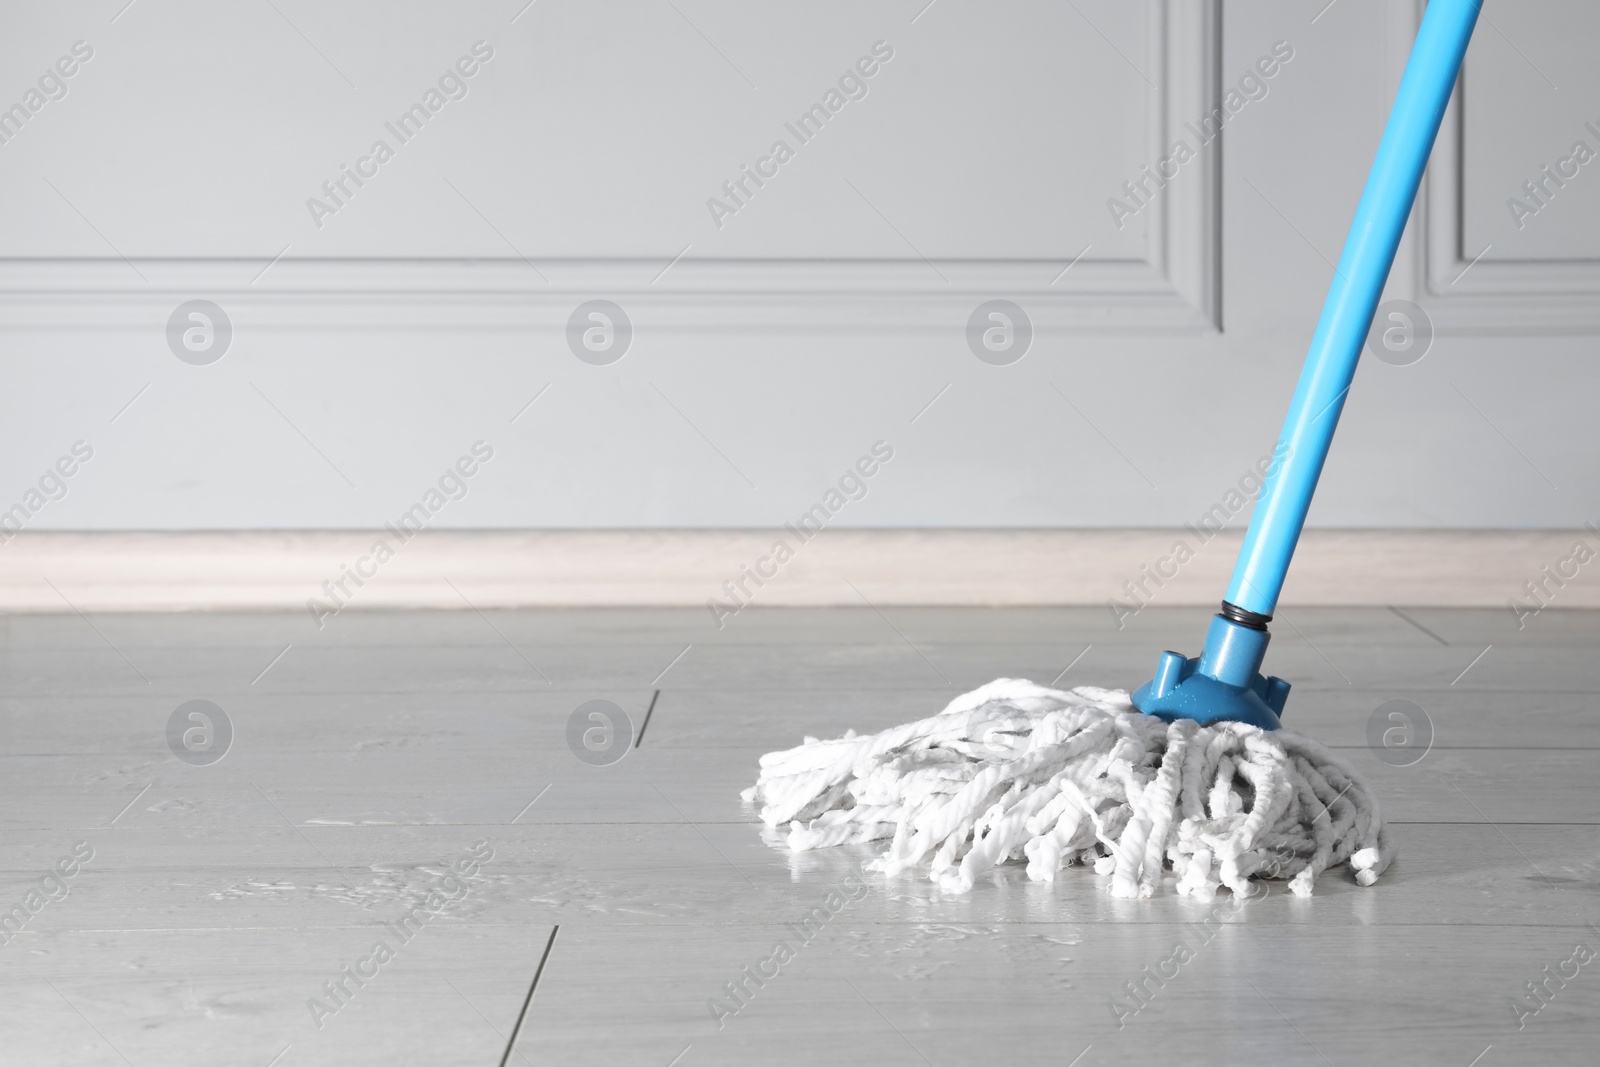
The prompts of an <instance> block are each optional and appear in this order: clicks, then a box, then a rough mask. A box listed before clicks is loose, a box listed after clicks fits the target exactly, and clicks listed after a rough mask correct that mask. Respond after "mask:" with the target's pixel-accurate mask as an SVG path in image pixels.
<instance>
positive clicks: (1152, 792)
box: [743, 0, 1480, 899]
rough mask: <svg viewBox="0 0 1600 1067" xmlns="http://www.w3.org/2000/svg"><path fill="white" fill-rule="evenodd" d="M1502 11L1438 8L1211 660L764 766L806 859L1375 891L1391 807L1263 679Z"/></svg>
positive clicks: (1215, 625)
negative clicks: (1386, 310) (1338, 885)
mask: <svg viewBox="0 0 1600 1067" xmlns="http://www.w3.org/2000/svg"><path fill="white" fill-rule="evenodd" d="M1479 7H1480V0H1431V2H1430V3H1429V4H1428V6H1427V10H1426V13H1425V14H1424V16H1423V19H1422V23H1421V26H1420V27H1419V28H1418V31H1417V38H1416V41H1415V42H1414V44H1413V46H1412V50H1411V56H1410V58H1409V60H1408V61H1407V63H1406V70H1405V74H1404V76H1403V78H1402V79H1401V82H1400V87H1399V90H1398V92H1397V94H1396V96H1395V101H1394V106H1393V108H1392V109H1391V111H1390V114H1389V121H1388V124H1387V126H1386V127H1385V129H1384V134H1383V139H1382V141H1381V142H1380V143H1379V146H1378V151H1377V155H1376V156H1375V157H1374V159H1373V163H1372V169H1371V172H1370V173H1369V174H1368V177H1367V183H1366V187H1365V189H1364V190H1363V192H1362V194H1361V200H1360V202H1359V204H1358V205H1357V208H1356V213H1355V218H1354V220H1353V221H1352V223H1351V226H1350V234H1349V236H1348V238H1347V239H1346V242H1345V246H1344V251H1343V253H1342V254H1341V256H1340V259H1339V266H1338V267H1337V268H1336V269H1335V271H1334V278H1333V281H1332V282H1331V283H1330V285H1329V290H1328V297H1327V301H1326V303H1325V304H1324V306H1323V310H1322V317H1321V319H1320V320H1319V322H1318V323H1317V328H1316V332H1315V334H1314V335H1313V336H1312V339H1311V346H1310V349H1309V351H1308V353H1307V356H1306V361H1305V366H1304V368H1303V370H1302V371H1301V375H1300V381H1299V384H1298V385H1297V386H1296V388H1295V392H1294V397H1293V399H1292V400H1291V401H1290V405H1289V413H1288V416H1287V417H1286V418H1285V420H1284V425H1283V430H1282V433H1281V434H1280V436H1279V446H1278V449H1277V452H1278V453H1279V454H1281V455H1282V457H1283V458H1282V462H1280V463H1279V464H1278V465H1277V468H1276V470H1269V472H1268V474H1267V476H1266V478H1265V479H1264V483H1263V485H1262V488H1261V495H1260V497H1259V498H1258V499H1257V501H1256V506H1255V509H1254V511H1253V512H1252V514H1251V518H1250V525H1249V528H1248V530H1247V531H1246V533H1245V538H1244V544H1243V546H1242V547H1241V548H1240V551H1239V558H1238V562H1237V563H1236V565H1235V568H1234V572H1233V578H1232V581H1231V583H1230V585H1229V587H1228V592H1227V595H1226V597H1225V599H1224V600H1223V602H1222V607H1221V610H1220V611H1219V612H1218V613H1217V614H1216V615H1215V616H1213V618H1212V620H1211V625H1210V628H1209V629H1208V630H1207V632H1206V639H1205V645H1204V648H1203V650H1202V651H1201V653H1200V655H1199V656H1197V657H1195V658H1192V659H1191V658H1186V657H1185V656H1183V655H1182V654H1181V653H1178V652H1171V651H1168V652H1163V653H1161V656H1160V658H1159V660H1158V662H1157V666H1156V672H1155V677H1153V678H1152V679H1151V680H1150V681H1149V682H1146V683H1145V684H1144V685H1142V686H1140V687H1139V688H1138V689H1136V690H1134V692H1133V693H1132V694H1131V695H1129V694H1128V693H1126V692H1123V691H1121V690H1111V689H1096V688H1092V687H1087V686H1085V687H1080V688H1076V689H1072V690H1069V691H1063V690H1057V689H1050V688H1047V687H1045V686H1039V685H1035V684H1033V683H1032V682H1028V681H1023V680H1018V679H1011V678H1002V679H999V680H998V681H995V682H991V683H990V684H988V685H986V686H983V687H982V688H980V689H976V690H974V691H972V692H970V693H967V694H965V695H963V696H960V697H957V698H956V699H955V700H953V701H951V702H950V704H949V705H948V706H947V707H946V708H945V709H944V710H943V711H942V712H940V713H939V714H937V715H934V716H932V717H931V718H926V719H922V720H920V721H918V722H913V723H907V724H905V725H903V726H897V727H894V728H893V729H889V730H885V731H883V732H882V733H878V734H870V735H864V736H857V735H856V734H855V733H854V732H853V731H852V732H850V733H847V734H845V736H844V737H842V738H837V739H834V740H819V739H817V738H811V737H808V738H806V739H805V743H804V744H802V745H800V746H799V747H797V748H791V749H788V750H786V751H782V752H772V753H769V754H767V755H765V756H763V757H762V758H761V769H760V775H759V777H758V780H757V782H756V785H755V786H754V787H753V788H751V789H747V790H745V792H744V793H743V797H744V799H745V800H746V801H749V802H754V803H759V804H760V805H761V818H762V820H763V821H764V822H765V823H766V825H767V827H768V828H769V830H771V831H778V830H779V828H780V827H783V826H785V825H787V827H788V833H787V844H788V847H789V848H791V849H794V850H797V851H802V850H806V849H814V848H823V847H827V846H831V845H843V844H855V843H863V842H878V841H885V840H887V841H888V842H889V845H888V850H887V851H886V852H884V853H883V854H882V855H880V856H879V857H878V858H877V859H876V860H875V861H874V862H873V863H872V864H871V865H870V866H871V868H872V869H874V870H877V871H882V872H883V873H885V874H886V875H894V874H898V873H900V872H902V871H906V870H908V869H912V868H916V867H920V866H921V865H922V864H923V863H926V864H927V865H928V871H929V877H930V878H931V879H932V880H933V881H934V882H935V883H936V884H937V885H938V886H939V887H940V888H941V889H942V890H944V891H947V892H950V893H965V892H968V891H969V890H971V888H972V887H973V885H974V883H975V881H976V879H977V878H978V877H979V876H980V875H982V874H983V873H985V872H986V871H989V870H991V869H993V868H995V867H996V866H998V865H1000V864H1003V863H1007V862H1013V861H1015V862H1021V861H1024V860H1025V861H1026V863H1027V874H1028V877H1029V878H1032V879H1036V880H1043V881H1050V880H1053V879H1054V878H1055V875H1056V872H1058V871H1060V870H1062V869H1064V868H1065V867H1066V866H1068V865H1070V864H1073V863H1082V864H1088V865H1092V866H1093V867H1094V869H1095V871H1096V872H1097V873H1099V874H1102V875H1108V876H1110V891H1111V893H1112V894H1113V895H1115V896H1119V897H1149V896H1152V895H1154V894H1155V893H1156V891H1157V890H1158V889H1159V888H1160V887H1161V886H1162V884H1163V882H1164V880H1165V878H1166V877H1167V874H1166V872H1167V871H1168V870H1169V869H1170V871H1171V872H1172V876H1173V878H1174V880H1175V884H1176V889H1177V891H1178V893H1180V894H1182V895H1186V896H1195V897H1199V898H1202V899H1211V898H1213V897H1215V896H1216V894H1217V893H1218V891H1219V890H1220V889H1221V888H1222V887H1226V888H1227V889H1228V890H1229V891H1230V892H1231V893H1233V894H1235V895H1236V896H1241V897H1242V896H1247V895H1250V894H1251V893H1252V887H1251V882H1252V881H1255V880H1261V879H1279V880H1286V881H1287V882H1288V886H1289V889H1290V891H1291V892H1293V893H1294V894H1296V895H1298V896H1308V895H1310V893H1311V891H1312V887H1313V884H1314V883H1315V881H1316V879H1317V878H1318V877H1319V876H1320V875H1321V874H1322V872H1323V871H1325V870H1327V869H1328V868H1330V867H1336V866H1338V865H1340V864H1344V865H1347V866H1348V868H1349V870H1350V871H1351V873H1352V874H1353V876H1354V879H1355V881H1356V882H1357V883H1358V884H1360V885H1372V884H1373V883H1374V882H1375V881H1377V879H1378V877H1379V876H1380V875H1381V874H1382V873H1383V872H1384V869H1385V868H1387V867H1388V866H1389V864H1390V863H1391V862H1392V860H1393V859H1394V854H1395V850H1394V845H1393V843H1392V842H1391V841H1390V839H1389V835H1388V834H1387V832H1386V830H1385V828H1384V825H1383V819H1382V815H1381V812H1380V810H1379V806H1378V800H1377V798H1376V797H1375V796H1374V795H1373V793H1372V790H1371V788H1370V787H1369V786H1368V785H1367V783H1366V782H1365V781H1363V780H1362V778H1361V776H1360V774H1358V773H1357V771H1356V770H1355V768H1354V767H1352V766H1351V765H1350V764H1349V763H1348V762H1347V761H1345V760H1344V759H1342V758H1341V757H1339V756H1338V755H1337V754H1335V753H1333V752H1331V751H1329V750H1328V749H1326V748H1324V747H1323V746H1322V745H1320V744H1318V743H1317V742H1316V741H1314V740H1312V739H1311V738H1308V737H1303V736H1300V735H1298V734H1295V733H1292V732H1291V731H1289V730H1285V729H1282V728H1280V716H1281V715H1282V714H1283V709H1284V704H1285V702H1286V700H1287V699H1288V696H1289V683H1288V682H1286V681H1284V680H1283V679H1282V678H1277V677H1270V676H1263V675H1262V674H1261V664H1262V662H1263V660H1264V658H1265V655H1266V649H1267V641H1268V632H1267V624H1268V623H1269V622H1271V621H1272V613H1273V611H1274V610H1275V609H1276V607H1277V603H1278V596H1279V593H1280V592H1281V590H1282V587H1283V581H1284V576H1285V575H1286V573H1287V572H1288V568H1289V561H1290V559H1291V557H1292V556H1293V555H1294V549H1295V545H1296V543H1297V542H1298V541H1299V538H1300V532H1301V530H1302V529H1303V527H1304V525H1305V518H1306V512H1307V510H1308V509H1309V508H1310V506H1311V497H1312V494H1313V493H1314V492H1315V490H1316V485H1317V480H1318V478H1319V477H1320V476H1321V473H1322V467H1323V464H1324V462H1325V461H1326V459H1327V455H1328V448H1329V446H1330V444H1331V443H1332V440H1333V431H1334V428H1335V426H1336V425H1337V423H1338V419H1339V415H1340V412H1341V411H1342V410H1343V406H1344V400H1345V396H1346V394H1347V393H1348V392H1349V389H1350V383H1351V381H1352V380H1353V379H1354V377H1355V370H1356V363H1357V360H1358V358H1359V356H1360V354H1361V348H1362V345H1363V344H1364V342H1365V340H1366V337H1367V333H1368V331H1369V330H1370V329H1371V326H1372V318H1373V314H1374V311H1375V309H1376V306H1377V303H1378V299H1379V296H1380V295H1381V294H1382V291H1383V287H1384V283H1385V281H1386V280H1387V278H1388V276H1389V268H1390V266H1391V265H1392V263H1393V261H1394V255H1395V250H1396V248H1397V246H1398V245H1399V242H1400V235H1401V233H1402V232H1403V230H1404V229H1405V223H1406V219H1407V217H1408V216H1409V215H1410V213H1411V208H1412V204H1413V202H1414V201H1415V199H1416V194H1417V187H1418V185H1419V183H1420V182H1421V180H1422V171H1423V168H1424V166H1425V165H1426V164H1427V160H1428V155H1429V153H1430V152H1431V151H1432V149H1433V142H1434V138H1435V136H1436V135H1437V134H1438V131H1439V123H1440V121H1441V120H1442V119H1443V117H1444V110H1445V105H1446V104H1447V103H1448V102H1449V99H1450V94H1451V92H1452V90H1453V88H1454V86H1455V82H1456V77H1457V75H1458V74H1459V73H1460V69H1461V60H1462V57H1463V55H1464V54H1465V52H1466V48H1467V43H1468V41H1469V40H1470V39H1471V36H1472V29H1473V26H1474V24H1475V23H1476V21H1477V17H1478V10H1479Z"/></svg>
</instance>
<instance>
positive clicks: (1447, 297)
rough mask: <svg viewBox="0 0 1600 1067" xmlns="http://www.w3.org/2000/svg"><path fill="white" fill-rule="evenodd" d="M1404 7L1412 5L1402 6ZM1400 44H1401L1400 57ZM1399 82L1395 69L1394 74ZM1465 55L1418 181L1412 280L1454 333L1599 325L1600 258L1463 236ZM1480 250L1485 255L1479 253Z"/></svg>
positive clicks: (1411, 23) (1437, 320)
mask: <svg viewBox="0 0 1600 1067" xmlns="http://www.w3.org/2000/svg"><path fill="white" fill-rule="evenodd" d="M1422 6H1423V5H1422V4H1421V3H1417V4H1413V5H1396V15H1395V33H1396V34H1397V36H1399V35H1402V34H1403V36H1400V39H1401V40H1403V41H1405V42H1408V43H1409V42H1410V40H1411V39H1412V37H1413V36H1415V34H1416V28H1417V25H1418V24H1419V23H1420V21H1421V11H1422ZM1407 8H1410V10H1407ZM1405 55H1406V50H1404V49H1401V50H1399V57H1400V62H1401V64H1403V63H1404V59H1405ZM1393 81H1394V84H1396V85H1398V82H1399V72H1398V70H1397V71H1396V72H1395V73H1394V78H1393ZM1472 85H1473V78H1472V62H1471V57H1470V56H1469V59H1468V62H1467V64H1466V66H1465V68H1464V70H1463V73H1462V76H1461V79H1460V81H1459V82H1458V83H1457V85H1456V89H1455V93H1454V94H1453V95H1452V96H1451V99H1450V106H1449V109H1448V110H1447V111H1446V112H1445V117H1444V122H1443V124H1442V125H1441V126H1440V128H1439V139H1438V141H1437V142H1436V143H1435V145H1434V150H1433V157H1432V159H1431V161H1430V162H1429V165H1428V171H1427V174H1426V176H1425V178H1424V181H1423V188H1422V191H1421V195H1420V196H1419V200H1420V203H1419V205H1418V208H1417V211H1416V214H1415V215H1414V221H1415V222H1416V223H1417V224H1418V228H1419V229H1420V233H1421V239H1420V241H1419V242H1418V245H1419V248H1418V252H1419V254H1418V255H1417V256H1416V257H1415V264H1414V275H1415V277H1414V281H1413V284H1414V286H1415V289H1416V292H1417V293H1419V294H1420V296H1421V299H1420V302H1421V303H1422V304H1423V306H1424V307H1425V308H1426V309H1427V311H1428V313H1429V315H1430V316H1431V317H1432V318H1433V320H1434V325H1435V328H1437V329H1442V330H1445V331H1450V332H1455V333H1479V334H1484V333H1488V334H1570V333H1590V332H1593V331H1596V330H1600V259H1568V260H1549V259H1545V260H1540V259H1522V260H1514V259H1501V258H1497V257H1488V256H1485V255H1484V253H1485V252H1486V251H1487V249H1485V248H1467V247H1465V242H1464V240H1463V236H1462V234H1463V221H1462V203H1461V198H1462V185H1463V183H1462V175H1463V170H1464V167H1465V166H1466V156H1465V148H1466V146H1465V137H1464V132H1465V119H1466V108H1467V107H1469V106H1470V101H1471V99H1472V95H1471V86H1472ZM1479 257H1483V258H1479Z"/></svg>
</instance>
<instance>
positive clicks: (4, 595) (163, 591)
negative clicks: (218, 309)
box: [0, 530, 1600, 612]
mask: <svg viewBox="0 0 1600 1067" xmlns="http://www.w3.org/2000/svg"><path fill="white" fill-rule="evenodd" d="M1580 538H1586V539H1587V540H1588V543H1589V544H1590V545H1591V546H1593V548H1595V549H1600V537H1597V536H1595V535H1592V534H1588V533H1585V532H1580V531H1505V530H1499V531H1445V530H1342V531H1341V530H1320V531H1318V530H1313V531H1308V532H1307V533H1306V535H1305V538H1304V541H1303V542H1302V544H1301V547H1300V550H1299V553H1298V555H1297V556H1296V559H1295V563H1294V568H1293V571H1292V572H1291V574H1290V577H1289V582H1288V586H1287V587H1286V589H1285V592H1284V601H1285V603H1291V604H1305V605H1311V604H1350V605H1360V604H1402V605H1404V604H1415V605H1448V606H1482V607H1504V606H1505V605H1506V602H1507V600H1509V599H1510V598H1512V597H1515V596H1519V595H1522V594H1523V587H1524V583H1526V582H1528V581H1530V580H1537V579H1540V578H1541V577H1542V576H1543V575H1542V568H1544V567H1546V566H1547V565H1548V566H1549V567H1551V568H1552V569H1553V570H1556V571H1557V573H1560V571H1561V570H1565V571H1566V572H1567V573H1569V574H1570V572H1571V570H1572V566H1573V565H1572V564H1570V563H1568V564H1562V563H1561V561H1562V560H1564V559H1567V558H1568V557H1570V556H1571V554H1572V550H1573V544H1574V542H1575V541H1576V540H1578V539H1580ZM1239 539H1240V534H1239V532H1238V531H1229V532H1224V533H1220V534H1217V535H1215V536H1214V537H1213V538H1212V539H1211V540H1210V541H1209V542H1206V541H1202V540H1201V538H1200V537H1199V536H1197V534H1196V533H1195V532H1194V531H1192V530H828V531H824V532H822V533H820V534H816V535H813V536H812V537H811V538H810V539H809V540H806V541H802V540H801V539H800V537H799V536H797V534H796V532H793V531H790V530H776V531H763V530H654V531H641V530H634V531H623V530H601V531H503V532H499V531H481V532H451V531H424V532H422V533H418V534H415V535H413V536H412V537H411V538H410V539H409V540H406V541H401V540H400V538H399V537H397V536H396V535H395V534H394V533H392V532H390V531H378V532H351V531H330V532H236V533H228V532H219V533H22V534H17V535H15V536H13V537H11V538H10V539H9V540H8V541H6V542H4V543H3V544H0V610H3V611H11V612H58V611H70V610H73V609H76V610H79V611H183V610H283V611H305V610H308V601H311V600H317V601H319V602H322V603H327V604H330V605H331V604H332V603H333V602H334V600H333V598H334V597H335V596H337V597H338V598H339V600H340V601H342V602H344V603H345V604H346V605H347V606H349V607H351V608H463V607H467V606H468V604H469V602H470V604H471V605H472V606H476V607H480V608H488V607H497V608H499V607H545V606H582V605H687V606H695V607H705V606H706V603H707V601H708V600H710V599H712V598H716V599H719V600H721V601H723V602H725V603H728V604H730V605H731V604H733V603H734V600H733V597H734V595H735V594H733V593H730V591H729V590H730V589H733V590H737V589H738V588H739V586H740V585H742V586H743V589H744V590H746V591H748V593H749V597H748V598H747V599H748V600H749V601H750V602H752V603H754V604H756V605H839V604H861V603H862V600H863V597H865V598H867V599H869V600H870V601H871V602H872V603H874V604H907V605H909V604H953V605H1029V604H1063V605H1072V604H1082V605H1099V606H1104V605H1105V604H1106V603H1107V601H1109V600H1112V599H1119V600H1121V601H1123V602H1124V603H1126V604H1129V605H1130V606H1132V605H1137V604H1139V603H1140V602H1144V603H1149V604H1154V605H1173V606H1177V605H1205V604H1212V603H1215V602H1216V601H1217V600H1218V599H1219V597H1220V596H1221V594H1222V592H1223V591H1224V589H1225V587H1226V585H1227V581H1228V577H1229V574H1230V573H1231V570H1232V567H1233V559H1234V553H1235V552H1236V551H1237V549H1238V545H1239ZM379 542H382V543H383V544H385V545H387V546H388V550H389V551H390V552H392V556H391V557H389V558H386V559H384V560H383V561H382V562H381V563H380V562H378V559H377V556H381V555H382V554H383V553H382V552H381V551H380V552H378V553H377V555H374V550H375V547H376V545H377V544H378V543H379ZM780 542H781V543H782V544H784V545H785V546H786V548H787V550H788V552H789V553H791V555H790V557H789V558H787V559H785V560H783V561H782V562H779V559H778V557H779V556H782V555H783V552H782V551H780V550H776V546H777V544H779V543H780ZM1180 544H1182V545H1184V546H1186V549H1187V551H1184V550H1179V549H1178V546H1179V545H1180ZM775 552H776V554H775ZM1179 557H1184V558H1182V559H1181V560H1180V558H1179ZM358 565H359V568H360V570H362V571H364V572H367V573H368V574H369V575H370V576H369V577H366V578H364V579H363V582H364V584H360V585H358V584H357V583H356V580H355V579H354V578H352V577H349V575H350V573H351V571H352V570H354V569H356V568H357V566H358ZM1594 568H1595V570H1596V571H1600V564H1594ZM757 571H759V572H764V573H765V574H768V575H771V577H765V578H762V583H763V584H760V585H758V584H757V580H756V577H755V576H752V574H753V572H757ZM1125 583H1126V584H1125ZM341 585H342V589H341V588H340V586H341ZM857 590H859V593H858V592H857ZM737 595H738V596H740V597H741V598H745V596H744V594H743V593H738V594H737ZM1553 602H1554V603H1555V604H1557V605H1558V606H1562V607H1600V581H1596V580H1594V576H1592V575H1590V574H1588V573H1587V568H1584V569H1580V570H1579V571H1578V574H1577V576H1576V577H1575V578H1571V579H1570V580H1567V581H1566V584H1565V585H1564V586H1563V587H1561V588H1560V589H1559V590H1558V591H1557V592H1556V594H1555V597H1554V600H1553Z"/></svg>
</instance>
